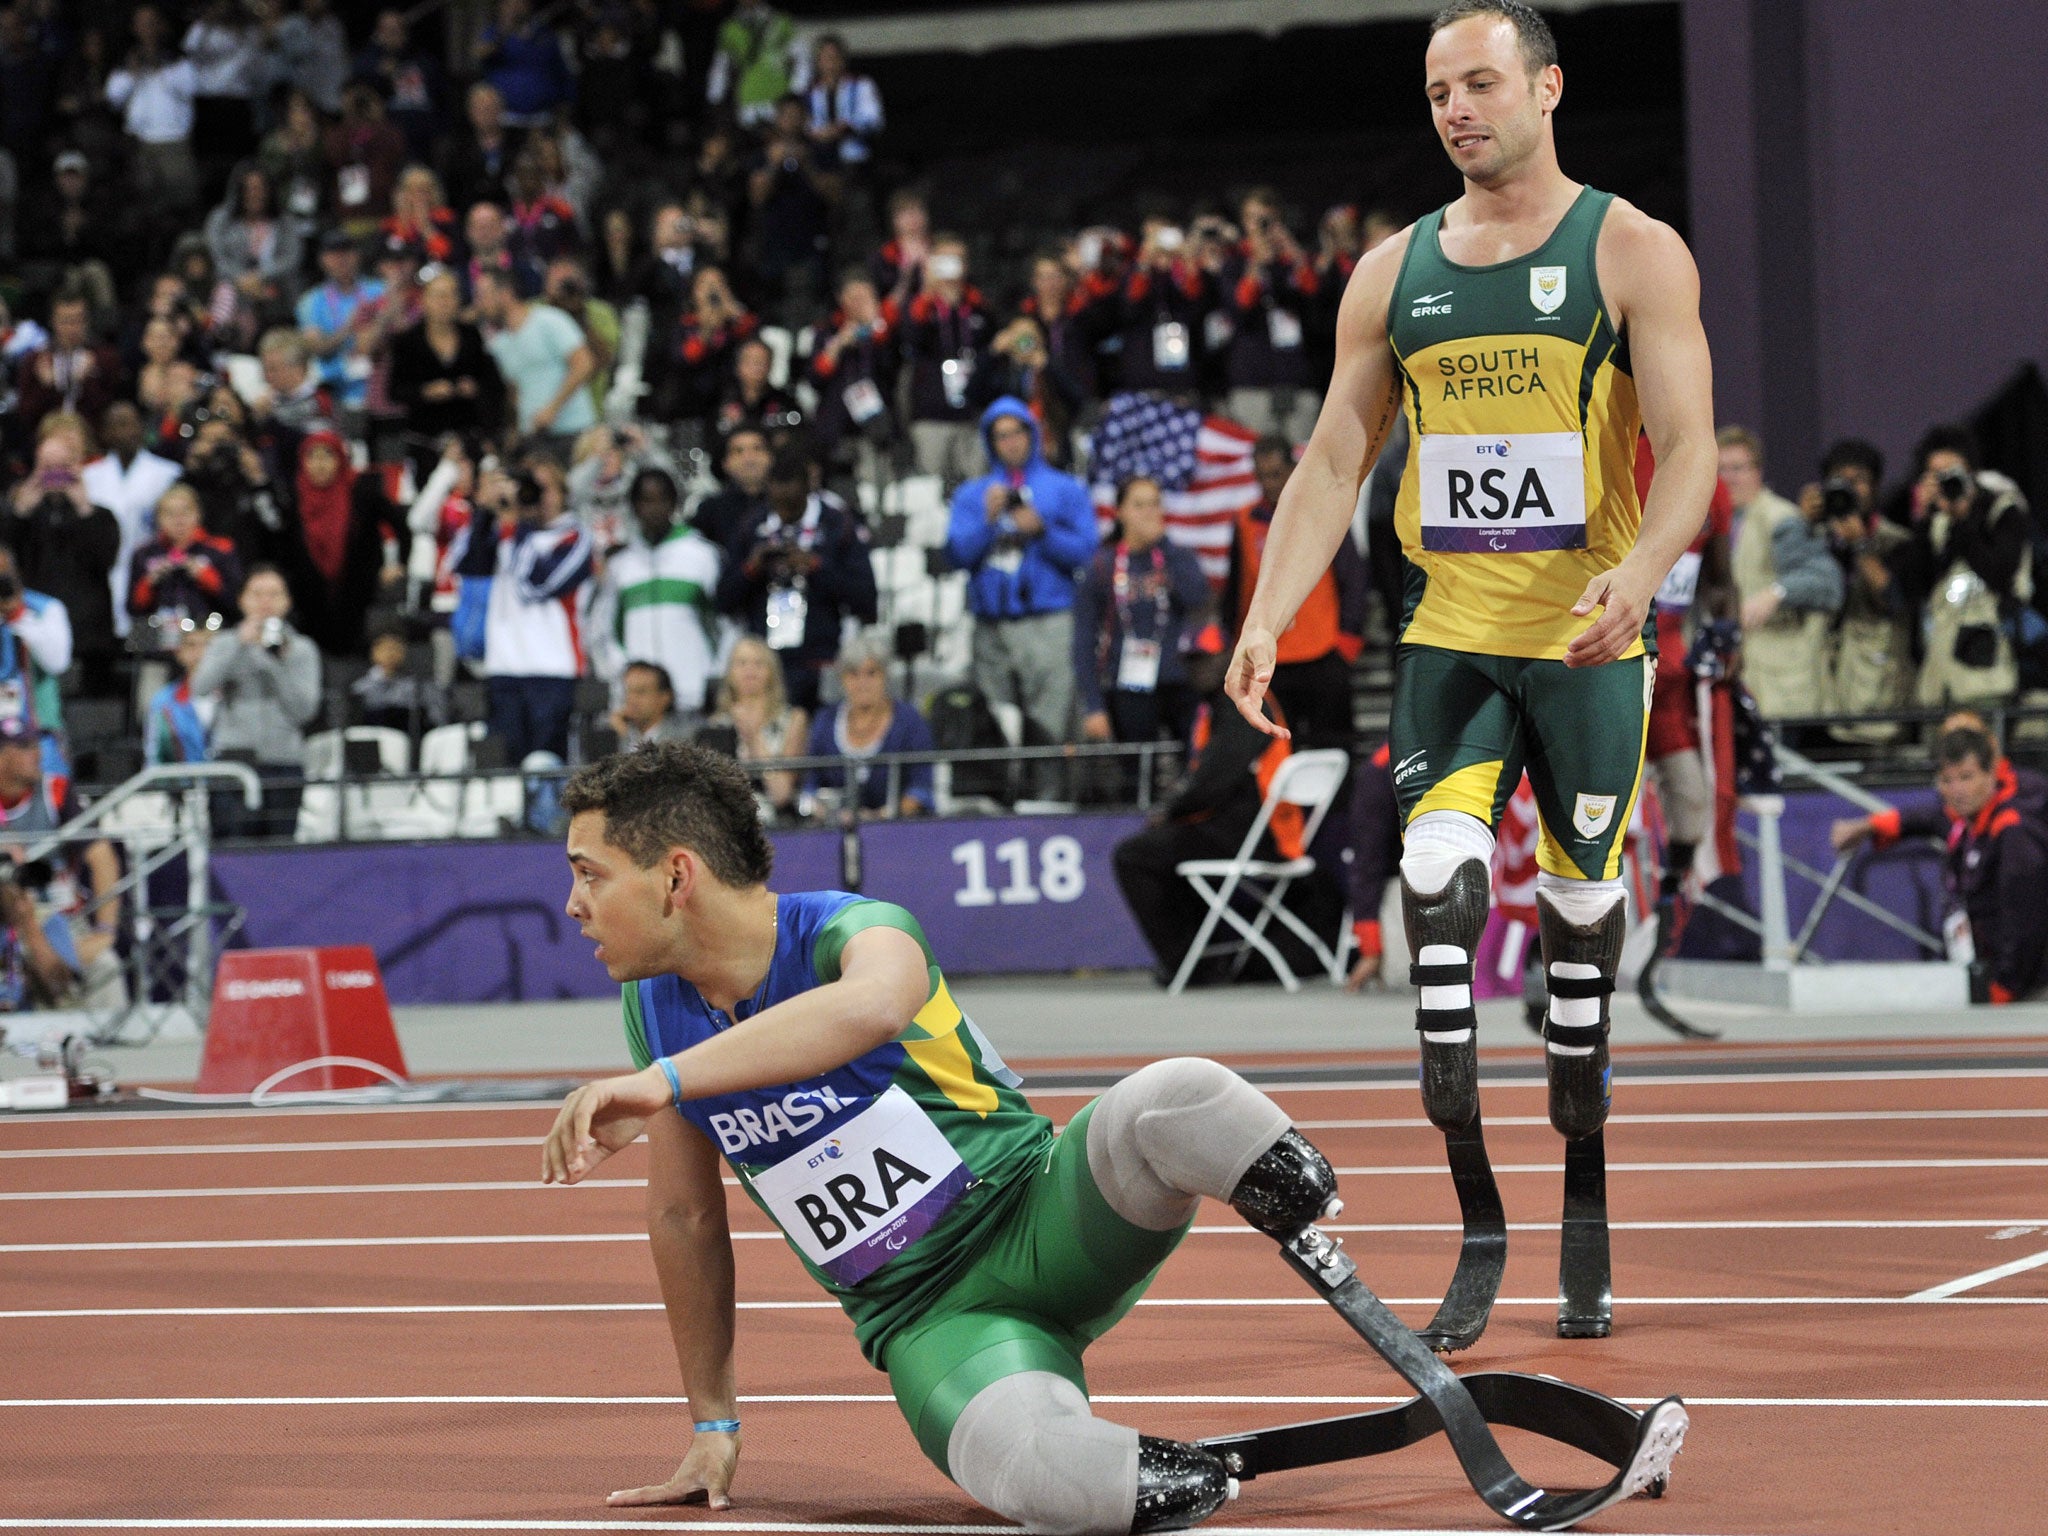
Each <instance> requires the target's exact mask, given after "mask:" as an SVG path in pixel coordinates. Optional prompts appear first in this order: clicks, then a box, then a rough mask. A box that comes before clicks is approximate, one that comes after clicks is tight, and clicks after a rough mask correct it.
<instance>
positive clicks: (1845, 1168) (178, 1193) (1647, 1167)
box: [0, 1157, 2048, 1201]
mask: <svg viewBox="0 0 2048 1536" xmlns="http://www.w3.org/2000/svg"><path fill="white" fill-rule="evenodd" d="M1934 1168H2048V1157H1844V1158H1799V1159H1785V1160H1775V1159H1774V1160H1768V1161H1744V1162H1710V1163H1707V1162H1702V1163H1695V1162H1656V1163H1609V1164H1608V1165H1607V1171H1608V1172H1609V1173H1735V1174H1741V1173H1816V1172H1859V1171H1875V1170H1897V1169H1934ZM1493 1171H1494V1172H1495V1173H1496V1174H1504V1173H1562V1172H1563V1171H1564V1164H1563V1163H1495V1164H1494V1165H1493ZM1337 1172H1338V1173H1339V1174H1345V1175H1349V1176H1351V1177H1354V1178H1397V1177H1411V1176H1420V1177H1428V1178H1442V1177H1445V1170H1444V1166H1443V1164H1441V1163H1382V1164H1361V1165H1357V1166H1352V1167H1342V1168H1339V1169H1338V1170H1337ZM725 1182H726V1183H727V1184H732V1183H734V1181H733V1180H731V1179H727V1180H726V1181H725ZM575 1187H576V1188H578V1189H645V1188H646V1187H647V1181H646V1180H645V1179H585V1180H584V1181H583V1182H582V1183H581V1184H578V1185H576V1186H575ZM521 1190H527V1191H535V1192H539V1193H544V1194H551V1195H552V1194H558V1193H560V1192H561V1186H558V1185H552V1184H543V1183H541V1182H540V1180H538V1179H483V1180H474V1181H456V1180H450V1181H447V1182H438V1183H426V1184H252V1185H232V1186H224V1187H220V1188H207V1187H201V1188H197V1189H146V1188H145V1189H33V1190H9V1191H0V1201H9V1200H12V1201H36V1200H241V1199H270V1198H285V1199H300V1198H303V1197H306V1196H310V1195H449V1194H509V1193H513V1192H515V1191H521Z"/></svg>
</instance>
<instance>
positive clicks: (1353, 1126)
mask: <svg viewBox="0 0 2048 1536" xmlns="http://www.w3.org/2000/svg"><path fill="white" fill-rule="evenodd" d="M1913 1120H2048V1109H1888V1110H1864V1109H1815V1110H1754V1111H1732V1110H1731V1111H1700V1112H1698V1113H1693V1114H1668V1115H1609V1116H1608V1117H1607V1123H1608V1124H1609V1125H1821V1124H1829V1123H1834V1122H1840V1121H1858V1122H1860V1121H1869V1122H1872V1123H1885V1122H1891V1121H1913ZM1294 1124H1295V1128H1296V1129H1297V1130H1303V1131H1413V1130H1429V1129H1432V1127H1431V1125H1430V1122H1429V1121H1428V1120H1426V1119H1424V1118H1423V1117H1422V1116H1420V1115H1416V1116H1413V1117H1410V1118H1397V1119H1384V1120H1296V1121H1295V1122H1294ZM1487 1124H1488V1125H1491V1126H1494V1127H1496V1128H1498V1127H1501V1126H1508V1125H1513V1126H1536V1127H1547V1126H1548V1125H1549V1124H1550V1117H1549V1116H1547V1115H1500V1116H1496V1117H1495V1118H1493V1119H1491V1120H1489V1121H1487ZM539 1144H540V1138H539V1137H537V1136H423V1137H418V1138H414V1139H412V1140H384V1141H234V1142H224V1141H201V1142H192V1143H189V1144H187V1145H183V1146H162V1147H144V1146H135V1147H17V1148H10V1149H0V1162H5V1161H9V1160H20V1159H25V1158H53V1157H221V1156H246V1155H260V1156H265V1157H272V1156H278V1155H280V1154H284V1153H291V1152H445V1151H451V1150H462V1149H471V1148H495V1147H535V1146H538V1145H539Z"/></svg>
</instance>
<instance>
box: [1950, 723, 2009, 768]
mask: <svg viewBox="0 0 2048 1536" xmlns="http://www.w3.org/2000/svg"><path fill="white" fill-rule="evenodd" d="M1970 762H1973V763H1975V764H1976V765H1977V766H1978V767H1979V768H1982V769H1983V770H1984V771H1985V772H1986V773H1989V772H1990V771H1991V770H1992V769H1993V768H1994V767H1995V766H1997V763H1998V743H1997V742H1995V741H1993V740H1992V739H1991V734H1990V732H1988V731H1978V730H1972V729H1971V728H1970V727H1969V726H1967V725H1958V726H1956V727H1954V728H1953V729H1950V730H1946V731H1943V732H1942V733H1941V739H1940V740H1938V741H1936V742H1935V744H1934V765H1935V767H1937V768H1953V767H1955V765H1956V764H1958V763H1970Z"/></svg>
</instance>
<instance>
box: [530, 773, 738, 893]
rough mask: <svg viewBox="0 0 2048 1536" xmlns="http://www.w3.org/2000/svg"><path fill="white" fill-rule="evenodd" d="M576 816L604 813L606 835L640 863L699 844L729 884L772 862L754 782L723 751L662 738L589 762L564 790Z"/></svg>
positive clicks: (566, 807)
mask: <svg viewBox="0 0 2048 1536" xmlns="http://www.w3.org/2000/svg"><path fill="white" fill-rule="evenodd" d="M562 809H563V810H565V811H567V812H568V813H569V814H570V815H571V816H580V815H582V814H583V813H584V812H585V811H602V812H603V813H604V838H605V841H606V842H608V843H610V844H611V845H612V846H613V847H615V848H619V849H622V850H623V851H624V852H625V853H626V855H627V856H628V857H630V858H631V859H632V860H633V862H634V863H635V864H638V865H639V866H640V867H641V868H642V869H650V868H652V867H653V865H654V863H655V861H656V860H658V859H659V858H660V857H661V856H662V855H663V854H665V853H667V852H668V850H669V849H671V848H674V847H678V846H681V847H684V848H691V849H694V850H696V852H697V853H698V854H699V855H700V856H701V857H702V858H703V860H704V862H705V864H706V865H708V866H709V867H710V870H711V873H712V874H714V875H716V876H717V877H718V878H719V879H720V880H721V881H723V882H724V883H725V884H727V885H734V886H748V885H760V884H762V883H763V882H765V881H766V880H767V878H768V874H769V871H770V870H771V869H772V868H773V867H774V864H775V850H774V849H773V847H771V846H770V845H769V842H768V834H767V833H765V832H763V831H762V830H761V813H760V809H759V807H758V806H757V805H756V803H755V800H754V786H753V783H752V781H751V780H749V779H748V778H747V776H746V774H745V773H744V772H743V771H742V770H741V768H740V765H739V764H738V763H737V762H735V761H733V759H731V758H729V757H727V756H726V755H725V754H724V753H722V752H712V751H710V750H708V749H706V748H704V747H699V746H693V745H688V744H685V743H682V742H663V743H661V744H659V745H654V746H645V747H641V748H638V749H637V750H635V751H632V752H620V753H616V754H614V755H613V756H611V757H607V758H602V759H600V760H599V761H597V762H594V763H587V764H585V765H584V766H583V767H581V768H579V769H577V770H576V772H575V774H574V775H573V776H572V777H571V778H570V780H569V783H568V785H567V787H566V788H564V789H563V791H562Z"/></svg>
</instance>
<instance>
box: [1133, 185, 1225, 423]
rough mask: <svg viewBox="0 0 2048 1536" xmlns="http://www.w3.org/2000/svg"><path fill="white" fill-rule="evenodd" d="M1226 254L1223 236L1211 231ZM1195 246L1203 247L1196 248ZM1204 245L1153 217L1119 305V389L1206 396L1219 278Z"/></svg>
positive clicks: (1211, 239) (1170, 223) (1209, 235)
mask: <svg viewBox="0 0 2048 1536" xmlns="http://www.w3.org/2000/svg"><path fill="white" fill-rule="evenodd" d="M1204 237H1205V239H1206V240H1207V242H1208V244H1209V245H1210V246H1215V247H1217V248H1218V249H1219V250H1220V247H1221V241H1222V234H1221V232H1220V231H1218V230H1215V229H1211V228H1205V230H1204ZM1191 246H1192V247H1195V248H1191ZM1200 249H1201V247H1200V245H1199V243H1198V242H1191V241H1190V240H1189V238H1188V235H1187V232H1186V231H1184V230H1183V229H1182V228H1181V227H1180V226H1179V225H1178V224H1176V223H1174V222H1173V221H1172V220H1171V219H1166V218H1156V217H1155V218H1149V219H1147V220H1146V221H1145V234H1144V239H1143V241H1142V242H1141V243H1140V245H1139V247H1138V256H1137V261H1136V263H1135V265H1134V266H1133V268H1132V270H1131V273H1130V276H1129V277H1127V278H1126V279H1125V280H1124V285H1123V291H1122V293H1121V294H1120V295H1119V298H1118V304H1117V331H1118V334H1119V335H1121V336H1122V338H1123V346H1122V349H1121V351H1120V352H1119V353H1118V362H1117V375H1118V376H1117V385H1118V387H1119V388H1121V389H1126V390H1136V389H1152V390H1159V391H1161V392H1162V393H1165V394H1189V393H1195V392H1199V390H1200V389H1201V385H1202V369H1203V364H1204V363H1205V361H1206V360H1207V348H1208V321H1209V316H1210V315H1211V314H1212V313H1213V312H1214V311H1215V310H1216V308H1217V294H1216V284H1215V280H1214V276H1213V274H1212V273H1211V272H1210V271H1209V270H1208V269H1207V268H1205V267H1204V266H1203V265H1202V263H1201V260H1200V259H1199V254H1200Z"/></svg>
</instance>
